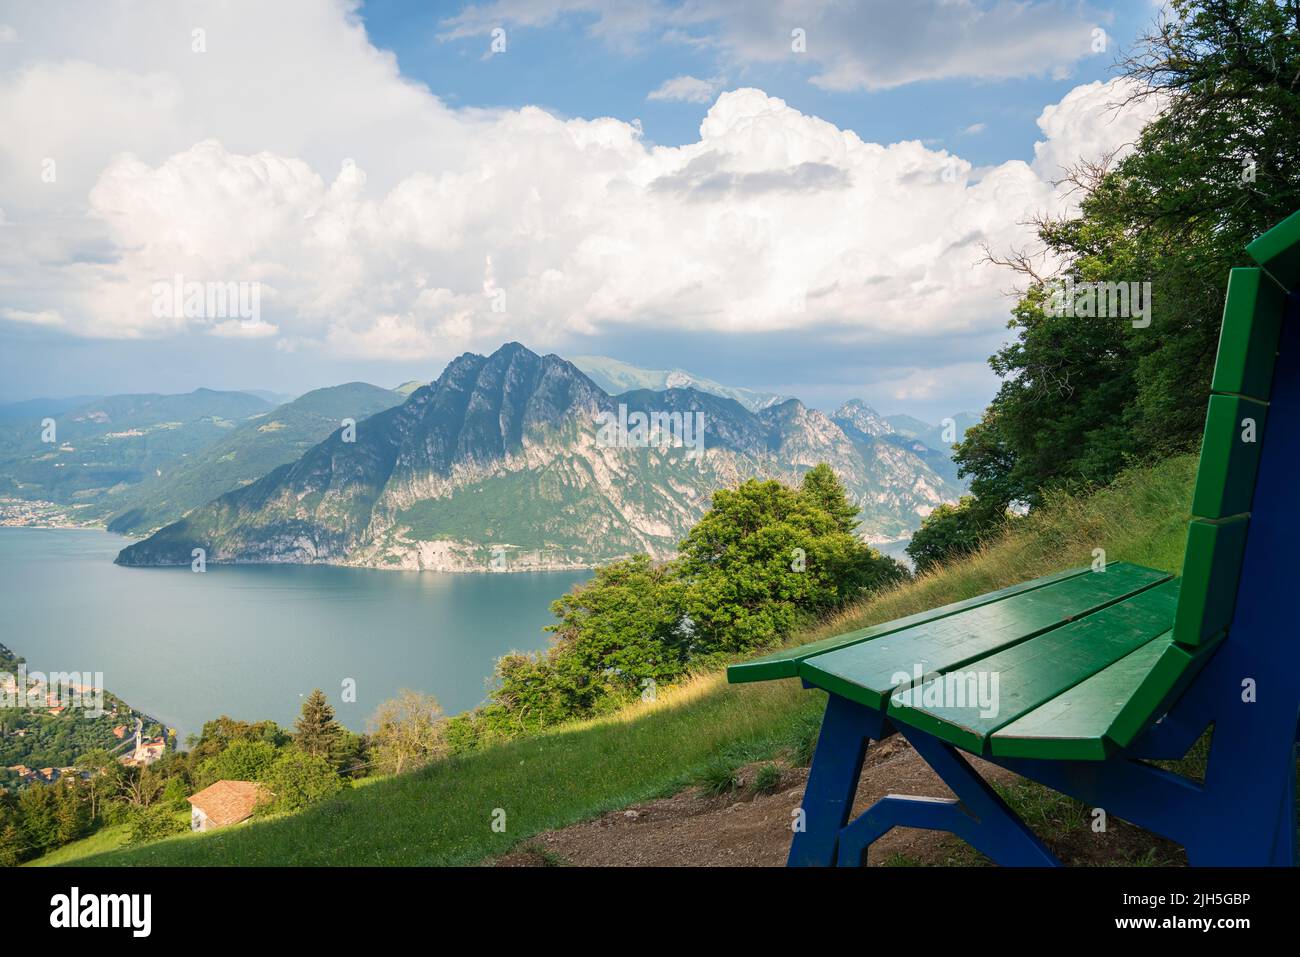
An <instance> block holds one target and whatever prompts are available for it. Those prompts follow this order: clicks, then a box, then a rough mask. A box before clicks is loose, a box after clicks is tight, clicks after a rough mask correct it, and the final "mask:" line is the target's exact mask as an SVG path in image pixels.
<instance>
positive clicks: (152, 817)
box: [126, 801, 189, 847]
mask: <svg viewBox="0 0 1300 957" xmlns="http://www.w3.org/2000/svg"><path fill="white" fill-rule="evenodd" d="M127 823H128V824H129V825H130V828H129V829H128V831H127V838H126V843H127V844H128V845H130V846H132V847H135V846H136V845H139V844H146V843H148V842H149V841H156V840H159V839H160V838H164V837H169V836H171V835H172V834H183V833H184V832H185V831H188V830H189V827H188V826H187V825H186V824H185V822H184V821H183V820H181V819H180V817H178V816H177V814H176V812H175V811H174V810H172V808H170V807H168V806H167V804H166V803H164V802H162V801H159V802H158V803H156V804H150V805H148V806H147V807H134V808H132V809H131V810H130V812H129V813H128V815H127Z"/></svg>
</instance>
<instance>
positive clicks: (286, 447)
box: [108, 382, 403, 534]
mask: <svg viewBox="0 0 1300 957" xmlns="http://www.w3.org/2000/svg"><path fill="white" fill-rule="evenodd" d="M402 401H403V398H402V396H401V395H399V394H398V393H396V392H393V391H391V390H389V389H381V388H379V387H378V386H373V385H369V384H367V383H365V382H349V383H347V384H345V385H339V386H333V387H331V388H327V389H316V390H315V391H313V392H308V393H307V394H306V395H303V396H300V397H299V398H297V399H295V400H294V401H292V402H290V403H288V404H287V405H282V406H279V407H278V408H276V409H273V410H271V411H269V412H267V413H266V414H264V415H258V416H257V417H255V418H253V419H250V420H248V421H246V422H244V423H243V424H241V425H239V426H237V427H235V428H234V429H231V430H230V432H229V433H228V434H226V435H225V436H224V437H222V438H220V439H219V440H218V441H216V442H215V443H213V444H212V445H210V446H208V447H207V448H204V449H201V450H199V451H198V452H196V453H194V454H193V455H189V456H186V457H185V458H184V459H183V460H181V461H179V462H176V463H174V464H173V465H172V466H171V467H169V468H164V469H161V470H160V471H161V473H162V474H161V475H155V476H154V477H152V478H151V479H148V480H146V481H145V482H143V483H141V485H140V486H139V487H138V488H137V489H136V490H135V491H134V492H133V493H132V495H131V496H130V498H129V501H128V502H127V503H126V504H124V505H122V506H119V511H118V512H117V514H116V515H114V516H113V517H112V518H111V519H110V520H109V522H108V529H109V531H113V532H120V533H123V534H132V533H141V532H147V531H152V530H153V529H155V528H158V527H160V526H162V525H166V524H168V523H169V522H173V521H175V520H176V519H178V518H180V517H181V516H182V515H184V514H185V513H186V512H188V511H189V510H190V509H192V508H197V507H198V506H200V505H204V504H206V503H208V502H210V501H212V500H213V499H214V498H216V497H217V496H219V495H222V494H223V493H225V492H229V491H230V490H231V489H234V488H239V487H240V486H241V485H247V484H248V483H250V482H252V481H255V480H256V479H259V478H261V477H262V476H263V475H265V474H266V473H267V472H270V471H271V470H272V469H274V468H276V467H278V466H280V465H284V464H285V463H286V462H292V461H294V460H295V459H297V458H298V457H299V456H301V455H302V454H303V453H304V452H306V451H307V449H309V448H311V447H312V446H313V445H315V444H316V443H318V442H320V441H321V440H322V439H324V438H326V437H327V436H328V435H330V433H332V432H334V431H335V430H336V429H338V428H339V425H340V422H341V421H342V420H343V419H344V418H351V419H354V420H355V421H357V422H360V421H361V420H363V419H365V418H368V417H369V416H371V415H374V414H375V413H376V412H382V411H383V410H384V409H388V408H391V407H393V406H395V405H399V404H400V403H401V402H402Z"/></svg>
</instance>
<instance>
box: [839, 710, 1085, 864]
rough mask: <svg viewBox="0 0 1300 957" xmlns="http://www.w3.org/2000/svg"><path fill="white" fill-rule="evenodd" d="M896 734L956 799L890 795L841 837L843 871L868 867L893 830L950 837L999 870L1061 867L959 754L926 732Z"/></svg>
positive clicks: (854, 823) (867, 811) (908, 731)
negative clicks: (873, 850)
mask: <svg viewBox="0 0 1300 957" xmlns="http://www.w3.org/2000/svg"><path fill="white" fill-rule="evenodd" d="M898 730H899V731H900V733H901V734H902V735H903V737H905V738H907V740H908V741H909V742H910V743H911V744H912V747H914V748H915V749H916V751H917V753H918V754H919V755H920V756H921V757H922V758H924V759H925V762H926V763H927V764H929V765H930V767H931V768H933V769H934V771H935V773H936V774H938V775H939V777H940V778H942V779H943V782H944V783H945V784H946V785H948V787H949V788H951V789H952V792H953V793H954V794H955V795H957V797H956V798H955V799H954V798H925V797H903V796H901V795H895V794H891V795H889V796H887V797H884V798H882V799H881V800H879V801H877V802H876V803H875V804H873V805H872V806H871V807H870V808H868V809H867V810H866V811H865V812H863V813H862V815H861V816H859V817H858V818H857V819H856V820H855V821H854V822H853V823H852V824H850V825H849V826H848V827H846V828H845V829H844V830H843V831H842V832H841V834H840V850H839V863H840V864H841V865H849V866H851V865H863V864H866V856H867V849H868V848H869V847H870V846H871V844H872V843H873V842H875V841H876V840H878V839H879V838H881V837H882V836H884V835H885V834H886V833H887V832H888V831H890V830H891V829H893V828H895V827H920V828H926V829H928V830H935V831H948V832H949V833H951V834H954V835H956V836H957V837H959V838H961V839H962V840H963V841H965V842H966V843H967V844H970V845H971V846H972V847H974V848H975V849H976V850H977V851H980V852H981V853H982V854H985V855H986V856H988V857H989V858H991V859H993V860H994V861H996V862H997V863H999V864H1004V865H1008V866H1019V867H1051V866H1059V865H1060V863H1061V862H1060V861H1059V860H1058V859H1057V858H1056V856H1055V855H1054V854H1053V853H1052V852H1051V851H1049V850H1048V849H1047V846H1046V845H1045V844H1043V842H1042V841H1041V840H1039V839H1038V836H1037V835H1036V834H1034V832H1033V831H1031V830H1030V829H1029V828H1028V826H1026V824H1025V822H1024V821H1022V820H1020V818H1019V817H1018V816H1017V815H1016V813H1015V811H1013V810H1011V808H1009V807H1007V804H1006V802H1005V801H1003V800H1002V798H1000V797H998V794H997V792H996V791H994V790H993V788H991V787H990V786H989V784H988V782H986V781H985V780H984V779H983V778H982V777H980V776H979V774H978V773H976V771H975V769H974V768H972V767H971V766H970V764H969V763H968V762H967V761H966V759H965V758H963V757H962V756H961V754H959V753H958V752H957V749H956V748H954V747H953V746H952V745H950V744H948V743H947V742H945V741H940V740H939V739H938V738H935V737H934V736H932V735H929V734H926V733H925V732H923V731H917V730H915V729H913V728H906V727H900V728H899V729H898Z"/></svg>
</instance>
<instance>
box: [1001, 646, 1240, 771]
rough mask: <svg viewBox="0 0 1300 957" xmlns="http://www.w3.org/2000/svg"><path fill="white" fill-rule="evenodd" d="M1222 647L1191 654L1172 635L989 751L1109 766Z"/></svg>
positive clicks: (1010, 731)
mask: <svg viewBox="0 0 1300 957" xmlns="http://www.w3.org/2000/svg"><path fill="white" fill-rule="evenodd" d="M1219 637H1220V639H1221V637H1222V636H1221V635H1220V636H1219ZM1217 648H1218V640H1216V641H1214V642H1210V643H1207V644H1205V645H1202V646H1201V647H1199V648H1196V649H1190V650H1189V649H1187V648H1184V647H1182V646H1181V645H1179V644H1178V643H1177V642H1175V641H1174V639H1173V633H1172V632H1166V633H1164V634H1163V635H1160V636H1159V637H1158V638H1156V639H1155V640H1153V641H1149V642H1147V643H1146V644H1144V645H1142V646H1141V647H1140V648H1138V649H1137V650H1136V651H1133V652H1130V653H1129V654H1128V655H1125V656H1124V657H1123V658H1121V659H1120V660H1119V661H1116V662H1115V663H1114V664H1112V665H1110V666H1109V667H1107V668H1105V669H1103V670H1101V671H1099V672H1097V674H1095V675H1093V676H1092V677H1090V678H1088V679H1087V680H1085V681H1082V682H1080V683H1079V684H1077V685H1075V686H1074V687H1073V688H1070V689H1069V690H1068V691H1066V692H1065V693H1064V694H1061V695H1058V696H1057V697H1055V698H1053V699H1052V700H1050V701H1048V702H1046V703H1045V704H1043V705H1042V706H1041V707H1039V708H1035V709H1034V710H1033V711H1031V712H1029V713H1028V714H1026V715H1024V716H1022V717H1020V718H1017V719H1016V720H1015V721H1013V722H1011V723H1010V724H1008V725H1006V726H1005V727H1003V728H1000V729H999V730H998V731H996V732H994V733H993V735H992V737H991V738H990V739H989V751H990V752H991V753H992V754H993V755H994V756H995V757H1004V758H1041V759H1055V760H1073V761H1104V760H1105V759H1106V758H1107V757H1109V756H1110V755H1111V754H1114V753H1115V752H1116V751H1118V750H1121V749H1123V748H1127V747H1128V746H1129V745H1131V744H1132V743H1133V742H1134V741H1135V740H1136V739H1137V737H1138V735H1139V734H1141V733H1142V732H1143V731H1145V730H1146V729H1147V728H1148V727H1150V726H1151V725H1152V724H1153V723H1154V722H1155V720H1156V719H1157V718H1159V717H1160V716H1161V715H1162V714H1164V713H1165V711H1166V710H1167V709H1168V707H1169V706H1170V705H1171V704H1172V703H1173V701H1174V700H1176V699H1177V697H1178V696H1179V695H1180V694H1181V693H1182V692H1183V690H1184V689H1185V688H1186V687H1187V685H1188V684H1189V683H1190V682H1191V680H1192V679H1193V678H1194V677H1195V676H1196V674H1197V673H1198V672H1199V671H1200V670H1201V667H1202V666H1203V665H1204V664H1205V662H1206V661H1207V660H1208V659H1209V657H1210V655H1211V654H1212V653H1213V652H1214V651H1215V650H1217Z"/></svg>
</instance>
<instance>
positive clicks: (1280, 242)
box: [1246, 210, 1300, 291]
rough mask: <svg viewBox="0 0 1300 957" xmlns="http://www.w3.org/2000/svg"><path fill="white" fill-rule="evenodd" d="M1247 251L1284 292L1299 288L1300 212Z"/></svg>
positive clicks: (1260, 238)
mask: <svg viewBox="0 0 1300 957" xmlns="http://www.w3.org/2000/svg"><path fill="white" fill-rule="evenodd" d="M1246 252H1248V253H1249V254H1250V257H1251V258H1252V259H1253V260H1255V262H1257V263H1259V264H1260V265H1261V266H1263V267H1264V268H1265V269H1266V270H1267V271H1268V274H1269V275H1270V276H1272V277H1273V278H1274V279H1276V280H1277V281H1278V283H1280V284H1281V286H1282V288H1283V289H1286V290H1287V291H1291V290H1294V289H1298V288H1300V210H1298V211H1296V212H1294V213H1292V214H1291V215H1290V216H1288V217H1287V218H1286V219H1284V220H1282V222H1280V223H1278V224H1277V225H1276V226H1274V227H1273V228H1272V229H1270V230H1269V231H1268V232H1266V233H1265V234H1264V235H1263V236H1260V237H1259V238H1258V239H1256V240H1255V241H1254V242H1252V243H1251V244H1250V245H1248V246H1247V247H1246Z"/></svg>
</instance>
